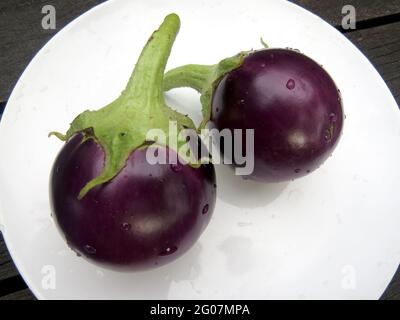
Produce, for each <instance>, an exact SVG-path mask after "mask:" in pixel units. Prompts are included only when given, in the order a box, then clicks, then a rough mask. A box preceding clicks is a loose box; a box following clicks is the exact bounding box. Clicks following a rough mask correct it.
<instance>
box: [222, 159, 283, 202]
mask: <svg viewBox="0 0 400 320" xmlns="http://www.w3.org/2000/svg"><path fill="white" fill-rule="evenodd" d="M215 170H216V174H217V185H218V189H217V196H218V198H220V199H221V200H222V201H224V202H226V203H229V204H231V205H234V206H236V207H239V208H248V209H251V208H259V207H264V206H266V205H267V204H269V203H271V202H273V201H274V200H275V199H277V198H278V197H279V195H280V194H281V193H282V192H283V190H284V189H285V188H286V187H287V186H288V184H289V182H280V183H262V182H256V181H251V180H245V179H243V178H242V177H241V176H237V175H235V172H234V171H233V169H232V168H231V167H230V166H228V165H222V164H219V165H215Z"/></svg>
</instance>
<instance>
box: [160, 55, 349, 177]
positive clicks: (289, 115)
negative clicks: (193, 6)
mask: <svg viewBox="0 0 400 320" xmlns="http://www.w3.org/2000/svg"><path fill="white" fill-rule="evenodd" d="M178 87H190V88H193V89H195V90H197V91H198V92H199V93H200V94H201V96H200V99H201V103H202V108H203V109H202V111H203V117H204V120H203V122H202V124H201V125H200V128H199V129H202V128H204V127H206V125H207V124H208V123H209V122H210V123H211V124H212V126H213V127H215V128H216V129H218V130H219V131H222V130H228V131H229V132H231V135H232V136H234V131H235V130H236V129H241V130H242V135H241V139H240V140H241V141H239V142H238V141H235V143H234V145H233V149H234V148H235V147H236V148H238V149H239V153H241V154H242V156H245V158H248V159H250V158H249V157H252V161H253V162H254V170H253V171H252V172H251V173H250V174H249V175H247V176H246V178H249V179H252V180H257V181H262V182H280V181H287V180H293V179H295V178H298V177H301V176H304V175H307V174H309V173H310V172H312V171H314V170H315V169H317V168H318V167H319V166H320V165H321V164H322V163H323V162H324V161H325V160H326V159H327V158H328V157H329V156H330V155H331V154H332V152H333V150H334V149H335V147H336V146H337V144H338V141H339V138H340V136H341V132H342V127H343V122H344V113H343V106H342V99H341V95H340V91H339V90H338V88H337V87H336V84H335V83H334V81H333V79H332V78H331V77H330V75H329V74H328V73H327V72H326V71H325V70H324V69H323V68H322V67H321V66H320V65H319V64H318V63H317V62H315V61H314V60H312V59H310V58H309V57H307V56H306V55H304V54H301V53H300V52H298V51H297V50H291V49H268V48H265V49H262V50H258V51H248V52H241V53H239V54H237V55H235V56H233V57H230V58H227V59H224V60H222V61H221V62H219V63H218V64H216V65H199V64H190V65H185V66H181V67H178V68H175V69H173V70H170V71H169V72H167V73H166V75H165V77H164V89H165V90H171V89H173V88H178ZM249 129H250V130H251V129H253V130H254V131H253V133H254V141H253V143H254V154H246V141H247V137H246V132H247V131H246V130H249ZM237 142H238V143H237ZM219 146H220V151H221V153H222V154H224V153H225V154H224V157H227V158H228V159H229V160H230V161H231V162H232V163H233V166H234V167H239V166H241V165H242V163H237V162H236V161H235V156H234V151H232V152H231V151H228V152H231V154H228V155H227V154H226V153H227V151H226V150H225V148H224V146H225V145H224V144H219Z"/></svg>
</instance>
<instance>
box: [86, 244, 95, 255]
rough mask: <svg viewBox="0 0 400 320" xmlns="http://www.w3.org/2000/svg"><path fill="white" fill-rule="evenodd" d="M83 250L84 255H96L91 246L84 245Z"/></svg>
mask: <svg viewBox="0 0 400 320" xmlns="http://www.w3.org/2000/svg"><path fill="white" fill-rule="evenodd" d="M84 249H85V252H86V253H88V254H95V253H96V251H97V250H96V248H94V247H92V246H91V245H88V244H87V245H85V247H84Z"/></svg>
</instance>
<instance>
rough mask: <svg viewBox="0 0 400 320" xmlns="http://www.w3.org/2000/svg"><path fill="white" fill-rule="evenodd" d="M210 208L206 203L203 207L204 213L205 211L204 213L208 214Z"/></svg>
mask: <svg viewBox="0 0 400 320" xmlns="http://www.w3.org/2000/svg"><path fill="white" fill-rule="evenodd" d="M208 209H209V205H208V204H206V205H205V206H204V207H203V210H202V213H203V214H206V213H207V212H208Z"/></svg>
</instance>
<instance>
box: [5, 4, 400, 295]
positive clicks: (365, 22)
mask: <svg viewBox="0 0 400 320" xmlns="http://www.w3.org/2000/svg"><path fill="white" fill-rule="evenodd" d="M160 1H161V0H160ZM101 2H104V0H103V1H102V0H98V1H96V0H80V1H78V0H1V2H0V44H1V53H0V111H1V109H2V108H3V107H4V105H5V102H6V101H7V99H8V97H9V95H10V93H11V91H12V88H13V86H14V85H15V83H16V82H17V79H18V77H19V75H20V74H21V72H22V71H23V70H24V69H25V67H26V66H27V64H28V63H29V61H30V60H31V59H32V57H33V56H34V55H35V53H36V52H37V51H38V50H39V49H40V48H41V47H42V46H43V45H44V44H45V43H46V42H47V41H48V40H49V39H50V38H51V37H52V36H54V34H55V33H56V32H57V31H59V30H60V29H61V28H62V27H63V26H65V25H66V24H67V23H68V22H70V21H71V20H73V19H74V18H76V17H78V16H79V15H80V14H82V13H83V12H85V11H86V10H88V9H90V8H92V7H94V6H95V5H96V4H99V3H101ZM294 2H295V3H297V4H299V5H301V6H303V7H305V8H307V9H309V10H310V11H312V12H314V13H316V14H317V15H319V16H321V17H322V18H323V19H325V20H327V21H328V22H329V23H330V24H332V25H333V26H335V27H337V28H338V29H340V30H341V32H343V33H344V34H345V35H346V37H348V38H349V39H350V40H351V41H352V42H353V43H354V44H355V45H356V46H357V47H358V48H360V49H361V50H362V51H363V52H364V54H365V55H366V56H367V57H368V58H369V59H370V60H371V61H372V63H373V64H374V65H375V67H376V68H377V69H378V71H379V72H380V74H381V75H382V76H383V78H384V79H385V81H386V83H387V84H388V86H389V88H390V89H391V90H392V93H393V95H394V96H395V98H396V100H397V103H398V104H399V100H400V1H399V0H336V1H331V0H295V1H294ZM46 4H52V5H53V6H54V7H55V8H56V10H57V29H56V30H43V28H42V27H41V20H42V14H41V9H42V7H43V6H44V5H46ZM346 4H350V5H353V6H354V7H355V8H356V14H357V24H356V30H342V29H341V27H340V26H341V21H342V17H343V15H342V13H341V11H342V7H343V6H344V5H346ZM399 262H400V261H399ZM371 277H373V275H371ZM1 299H35V298H34V296H33V295H32V293H31V292H30V290H29V289H28V288H27V287H26V285H25V283H24V281H23V280H22V278H21V276H20V275H19V273H18V270H17V269H16V268H15V266H14V264H13V262H12V260H11V257H10V255H9V254H8V252H7V248H6V246H5V244H4V241H3V238H2V236H1V235H0V300H1ZM382 299H396V300H397V299H398V300H400V269H399V270H398V271H397V273H396V275H395V277H394V279H393V280H392V282H391V284H390V285H389V286H388V288H387V289H386V291H385V293H384V294H383V296H382Z"/></svg>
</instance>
